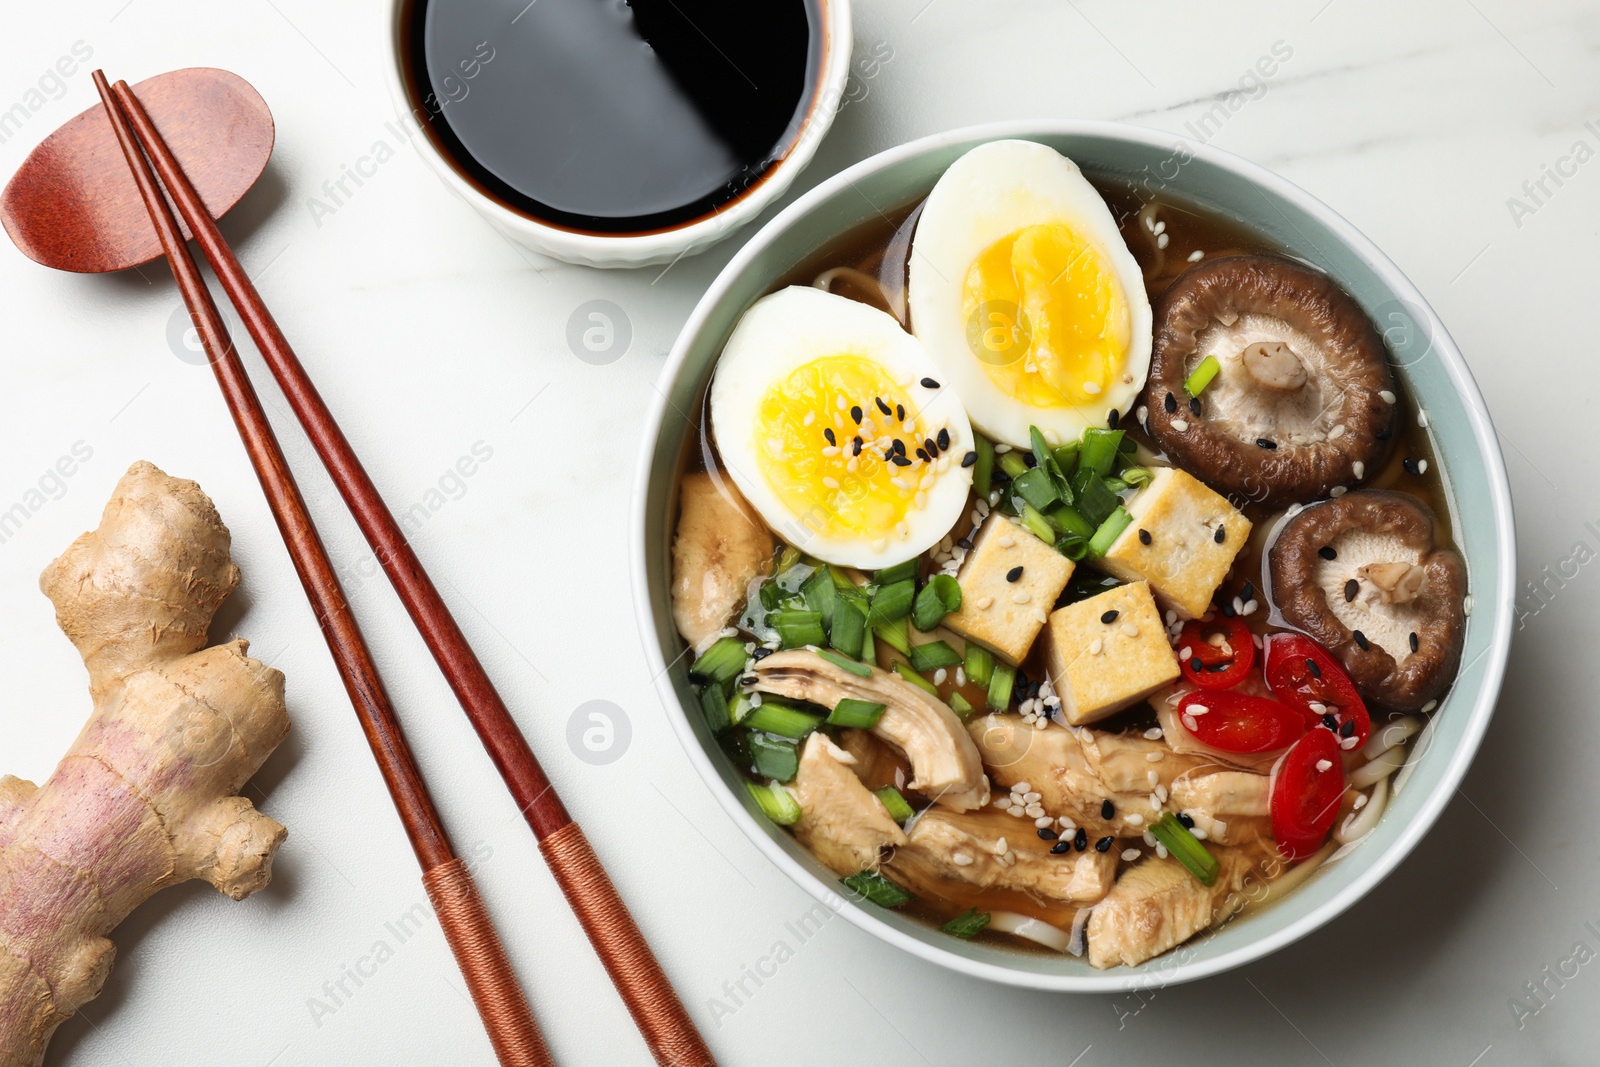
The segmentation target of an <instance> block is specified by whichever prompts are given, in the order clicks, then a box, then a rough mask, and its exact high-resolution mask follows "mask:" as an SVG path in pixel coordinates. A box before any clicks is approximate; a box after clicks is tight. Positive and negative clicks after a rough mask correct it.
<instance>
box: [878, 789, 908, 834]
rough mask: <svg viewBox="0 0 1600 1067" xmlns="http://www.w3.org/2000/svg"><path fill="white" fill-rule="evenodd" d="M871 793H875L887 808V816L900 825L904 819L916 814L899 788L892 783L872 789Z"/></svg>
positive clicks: (903, 822)
mask: <svg viewBox="0 0 1600 1067" xmlns="http://www.w3.org/2000/svg"><path fill="white" fill-rule="evenodd" d="M873 793H875V794H876V795H877V797H878V799H879V800H881V801H883V806H884V807H886V808H888V809H889V818H891V819H893V820H894V821H895V822H897V823H899V824H900V825H901V826H904V825H905V824H906V820H907V819H909V818H911V817H912V816H913V815H915V814H916V812H915V811H914V810H912V807H911V805H910V804H907V803H906V798H905V797H903V796H901V795H900V790H898V789H896V788H895V787H894V786H892V785H886V786H884V787H883V788H882V789H874V790H873Z"/></svg>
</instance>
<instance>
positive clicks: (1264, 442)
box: [1256, 437, 1278, 452]
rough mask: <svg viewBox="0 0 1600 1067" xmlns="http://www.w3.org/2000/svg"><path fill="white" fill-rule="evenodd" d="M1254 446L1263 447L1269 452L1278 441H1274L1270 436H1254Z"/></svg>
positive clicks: (1275, 446) (1276, 445) (1274, 447)
mask: <svg viewBox="0 0 1600 1067" xmlns="http://www.w3.org/2000/svg"><path fill="white" fill-rule="evenodd" d="M1256 447H1257V448H1264V449H1266V450H1267V451H1268V452H1271V451H1272V450H1274V449H1276V448H1277V447H1278V442H1276V441H1274V440H1271V439H1270V438H1266V437H1258V438H1256Z"/></svg>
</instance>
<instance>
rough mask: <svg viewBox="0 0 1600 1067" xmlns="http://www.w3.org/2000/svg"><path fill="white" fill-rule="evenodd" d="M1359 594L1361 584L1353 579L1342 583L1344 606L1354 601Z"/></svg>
mask: <svg viewBox="0 0 1600 1067" xmlns="http://www.w3.org/2000/svg"><path fill="white" fill-rule="evenodd" d="M1359 592H1361V583H1360V582H1358V581H1356V580H1355V579H1354V578H1352V579H1350V580H1349V581H1348V582H1345V583H1344V602H1345V603H1346V604H1348V603H1350V602H1351V601H1352V600H1354V599H1355V598H1356V594H1357V593H1359Z"/></svg>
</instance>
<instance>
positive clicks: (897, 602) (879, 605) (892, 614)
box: [867, 578, 917, 628]
mask: <svg viewBox="0 0 1600 1067" xmlns="http://www.w3.org/2000/svg"><path fill="white" fill-rule="evenodd" d="M916 597H917V583H916V582H914V581H912V580H911V579H909V578H907V579H905V580H904V581H899V582H891V583H890V584H888V585H880V586H879V587H878V591H877V592H876V593H874V594H872V606H871V607H870V608H869V609H868V610H867V625H868V626H869V627H873V628H876V627H877V626H878V624H879V623H885V622H895V621H896V620H899V619H903V618H905V617H906V616H907V615H910V614H911V604H912V602H913V601H914V600H916Z"/></svg>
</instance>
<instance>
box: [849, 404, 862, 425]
mask: <svg viewBox="0 0 1600 1067" xmlns="http://www.w3.org/2000/svg"><path fill="white" fill-rule="evenodd" d="M850 417H851V418H852V419H855V420H856V425H857V426H860V425H861V405H860V404H856V405H855V406H854V407H852V408H851V409H850Z"/></svg>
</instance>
